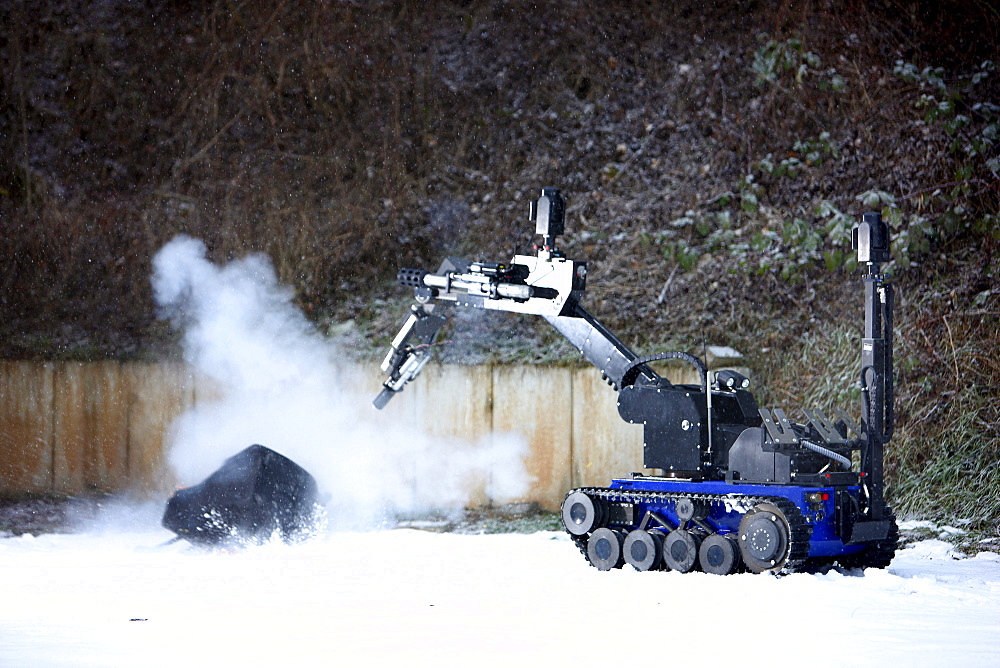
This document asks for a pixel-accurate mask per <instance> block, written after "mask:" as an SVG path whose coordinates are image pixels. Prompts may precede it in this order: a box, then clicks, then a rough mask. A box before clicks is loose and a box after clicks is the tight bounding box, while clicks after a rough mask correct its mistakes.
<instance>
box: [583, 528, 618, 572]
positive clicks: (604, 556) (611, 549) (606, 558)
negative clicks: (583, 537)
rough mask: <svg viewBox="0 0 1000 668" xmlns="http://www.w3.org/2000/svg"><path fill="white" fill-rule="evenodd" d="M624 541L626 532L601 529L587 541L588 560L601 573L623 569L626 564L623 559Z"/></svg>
mask: <svg viewBox="0 0 1000 668" xmlns="http://www.w3.org/2000/svg"><path fill="white" fill-rule="evenodd" d="M624 539H625V532H624V531H622V530H620V529H609V528H607V527H601V528H600V529H598V530H597V531H595V532H594V533H593V534H592V535H591V536H590V539H589V540H588V541H587V559H589V560H590V563H592V564H593V565H594V566H596V567H597V570H599V571H610V570H611V569H612V568H621V567H622V566H623V565H624V564H625V559H624V558H623V557H622V542H623V541H624Z"/></svg>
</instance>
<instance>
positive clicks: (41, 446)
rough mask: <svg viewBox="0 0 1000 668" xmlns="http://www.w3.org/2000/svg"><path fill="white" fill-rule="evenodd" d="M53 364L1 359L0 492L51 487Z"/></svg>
mask: <svg viewBox="0 0 1000 668" xmlns="http://www.w3.org/2000/svg"><path fill="white" fill-rule="evenodd" d="M54 374H55V364H53V363H37V362H0V419H2V420H3V423H2V425H0V493H4V494H19V493H24V492H45V491H51V490H52V477H53V476H52V465H53V458H52V417H53V416H52V404H53V376H54Z"/></svg>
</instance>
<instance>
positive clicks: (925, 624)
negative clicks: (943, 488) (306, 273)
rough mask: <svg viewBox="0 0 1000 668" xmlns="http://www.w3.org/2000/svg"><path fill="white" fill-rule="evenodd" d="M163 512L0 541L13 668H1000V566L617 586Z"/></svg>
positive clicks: (618, 581)
mask: <svg viewBox="0 0 1000 668" xmlns="http://www.w3.org/2000/svg"><path fill="white" fill-rule="evenodd" d="M154 511H155V509H148V510H147V512H145V513H138V514H133V515H132V516H131V517H129V518H128V522H125V521H124V519H123V518H122V517H120V516H119V517H118V519H117V520H116V521H112V522H110V523H109V522H108V521H107V520H106V521H104V522H103V523H102V524H101V525H95V526H93V527H91V528H85V529H83V530H81V531H80V532H78V533H74V534H63V535H55V534H52V535H44V536H39V537H31V536H22V537H9V536H8V537H5V538H0V666H178V665H192V666H204V665H220V666H236V665H241V666H250V665H253V666H257V665H269V666H278V665H342V666H353V665H371V666H380V665H398V666H424V665H436V666H482V665H495V666H510V665H517V662H521V665H525V666H528V665H553V666H558V665H567V666H570V665H572V666H580V665H584V666H586V665H618V664H621V665H656V664H661V665H662V664H667V665H670V664H673V663H674V662H675V661H683V662H689V661H695V662H697V663H696V664H694V665H709V666H714V665H722V664H725V665H750V666H784V665H805V664H811V665H859V666H863V665H881V666H885V665H891V663H890V662H894V663H896V665H917V666H946V665H947V666H957V665H962V666H997V665H1000V555H997V554H994V553H983V554H980V555H979V556H977V557H974V558H966V559H956V558H955V557H954V556H953V554H952V552H951V549H950V546H949V545H948V544H947V543H944V542H941V541H937V540H929V541H924V542H920V543H917V544H916V545H915V546H913V547H910V548H907V549H905V550H903V551H902V552H901V553H900V554H899V555H898V556H897V558H896V559H895V561H894V562H893V564H892V566H891V567H890V568H889V569H888V571H879V570H869V571H867V572H865V573H864V575H863V576H861V575H860V574H858V573H849V574H844V573H840V572H836V571H833V572H830V573H827V574H823V575H810V574H793V575H790V576H787V577H784V578H775V577H772V576H768V575H749V574H747V575H733V576H728V577H718V576H712V575H706V574H702V573H689V574H686V575H681V574H678V573H674V572H649V573H639V572H635V571H633V570H631V569H630V568H625V569H622V570H617V571H611V572H607V573H603V572H599V571H597V570H596V569H594V568H591V567H589V566H588V565H587V564H586V563H585V561H584V559H583V557H582V555H581V554H580V553H579V552H578V551H577V550H576V548H575V547H574V545H573V544H572V542H570V541H569V540H568V539H567V537H566V536H565V535H564V534H560V533H536V534H530V535H524V534H494V535H461V534H440V533H430V532H426V531H419V530H415V529H397V530H384V531H372V532H361V533H357V532H355V533H345V532H332V533H328V534H325V535H322V536H320V537H317V538H315V539H313V540H311V541H308V542H306V543H303V544H299V545H294V546H288V545H284V544H282V543H274V544H270V545H265V546H261V547H255V548H250V549H247V550H244V551H239V552H205V551H200V550H196V549H194V548H192V547H190V546H188V545H187V544H186V543H184V542H179V543H174V544H172V545H169V546H166V547H158V546H159V545H161V544H162V543H163V542H164V541H165V540H166V539H168V538H169V537H170V536H171V535H170V534H169V533H168V532H166V531H165V530H163V529H160V528H158V526H157V519H158V518H157V517H156V516H155V514H154Z"/></svg>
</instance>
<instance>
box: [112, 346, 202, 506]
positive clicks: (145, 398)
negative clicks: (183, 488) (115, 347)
mask: <svg viewBox="0 0 1000 668" xmlns="http://www.w3.org/2000/svg"><path fill="white" fill-rule="evenodd" d="M124 370H125V374H126V377H127V379H128V380H127V383H128V388H129V406H130V409H129V458H128V470H129V486H128V491H130V492H132V493H134V494H136V495H138V496H143V497H153V496H163V495H166V494H167V493H169V492H170V491H171V490H172V489H173V487H174V485H175V484H176V483H175V480H174V477H173V474H172V473H171V471H170V470H169V468H168V467H167V464H166V450H167V449H166V444H167V443H168V442H169V441H168V437H169V429H170V425H171V423H172V422H173V421H174V420H175V419H176V418H177V417H179V416H180V415H181V414H182V413H183V412H184V411H185V410H187V409H188V408H190V407H191V406H192V405H193V404H194V387H195V379H194V374H193V373H192V371H191V370H190V368H188V367H187V366H185V365H183V364H180V363H160V364H129V365H127V366H126V367H125V369H124Z"/></svg>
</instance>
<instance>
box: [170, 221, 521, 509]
mask: <svg viewBox="0 0 1000 668" xmlns="http://www.w3.org/2000/svg"><path fill="white" fill-rule="evenodd" d="M153 269H154V273H153V278H152V282H153V290H154V295H155V298H156V301H157V303H158V305H159V306H160V308H161V310H162V314H163V315H164V316H165V317H168V318H170V319H171V321H172V322H173V323H174V325H175V326H177V327H179V328H182V330H183V348H184V356H185V360H186V361H187V363H189V364H190V365H191V366H192V367H194V369H196V370H197V371H198V372H199V373H200V374H202V375H204V376H206V377H208V378H209V379H211V381H213V383H214V384H215V385H216V386H217V387H218V389H219V392H220V395H219V398H218V399H217V400H215V401H200V402H199V403H198V404H197V405H196V406H195V407H194V408H192V409H190V410H189V411H187V412H186V413H185V414H183V415H182V416H181V417H180V418H179V419H178V420H177V422H176V423H175V424H174V426H173V429H172V433H171V437H170V440H171V447H170V455H169V462H170V464H171V466H172V467H173V469H174V471H175V473H176V474H177V476H178V477H179V479H180V481H181V482H182V483H183V484H194V483H197V482H200V481H201V480H202V479H204V478H205V477H206V476H207V475H208V474H210V473H211V472H212V471H214V470H215V469H216V468H218V466H219V465H220V464H221V463H222V461H223V460H224V459H226V458H227V457H229V456H231V455H233V454H235V453H236V452H238V451H240V450H242V449H243V448H244V447H246V446H248V445H250V444H253V443H260V444H262V445H266V446H267V447H269V448H272V449H274V450H277V451H279V452H281V453H282V454H284V455H285V456H287V457H289V458H291V459H292V460H294V461H296V462H297V463H299V464H300V465H301V466H303V467H304V468H306V469H307V470H308V471H310V472H311V473H312V474H313V475H314V476H315V477H316V479H317V481H318V482H319V486H320V490H321V492H325V493H327V494H329V495H330V501H329V504H328V505H329V515H330V518H331V521H332V523H333V524H334V525H335V526H339V527H357V526H364V525H367V524H368V523H370V522H373V521H377V520H378V519H379V518H382V517H386V516H391V515H393V514H395V513H400V512H406V511H412V510H417V509H426V508H433V507H441V506H444V507H456V506H460V505H462V504H464V503H465V502H466V501H467V496H468V494H469V481H470V480H473V479H475V478H477V477H478V478H479V479H481V480H484V481H488V482H487V493H488V495H489V496H490V497H491V498H493V499H495V500H497V501H506V500H509V499H511V498H515V497H517V496H520V495H522V494H524V492H525V491H526V488H527V482H528V481H527V475H526V473H525V471H524V465H523V460H522V457H523V455H524V452H525V449H526V446H525V443H524V442H523V439H520V438H517V437H514V436H506V437H504V436H500V437H497V436H494V437H493V438H489V439H485V440H484V441H482V442H479V443H474V444H471V443H460V442H456V441H448V440H443V439H439V438H438V439H431V438H429V437H427V436H425V435H423V434H421V433H418V432H417V431H415V430H414V428H413V427H412V425H403V424H398V423H395V422H392V421H390V418H389V417H388V415H387V414H385V413H380V412H377V411H375V410H374V409H372V408H371V406H370V400H371V397H369V396H362V394H363V393H361V392H358V391H357V390H356V388H354V387H352V386H351V384H350V382H349V380H348V379H347V378H346V377H345V374H344V371H343V367H342V366H340V365H338V352H337V349H336V347H335V346H334V345H333V344H331V343H330V342H328V341H327V340H325V339H324V338H323V337H322V336H320V335H319V334H318V333H317V332H316V331H315V329H314V328H313V327H312V325H311V323H310V322H309V321H308V320H307V319H306V318H305V317H304V316H303V315H302V313H301V312H300V311H298V310H297V309H296V308H295V306H294V304H293V303H292V293H291V290H289V289H288V288H287V287H285V286H282V285H281V284H279V283H278V280H277V277H276V276H275V273H274V270H273V269H272V267H271V265H270V263H269V261H268V260H267V258H266V257H264V256H262V255H250V256H247V257H245V258H243V259H240V260H236V261H233V262H230V263H228V264H226V265H224V266H217V265H214V264H212V263H211V262H209V261H208V260H207V259H206V249H205V246H204V244H203V243H202V242H201V241H198V240H197V239H193V238H190V237H186V236H179V237H177V238H175V239H174V240H172V241H171V242H170V243H168V244H167V245H165V246H164V247H163V248H162V249H161V250H160V251H159V253H157V255H156V257H155V258H154V261H153Z"/></svg>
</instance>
